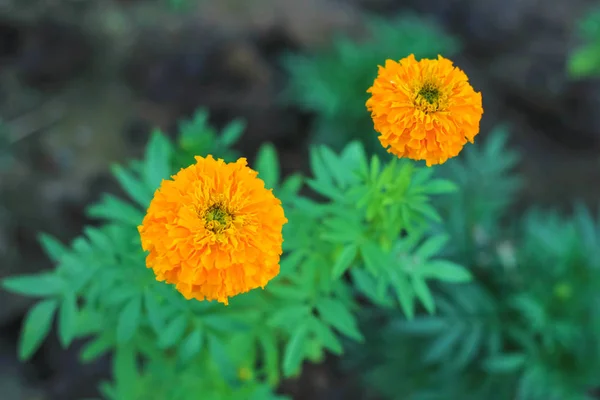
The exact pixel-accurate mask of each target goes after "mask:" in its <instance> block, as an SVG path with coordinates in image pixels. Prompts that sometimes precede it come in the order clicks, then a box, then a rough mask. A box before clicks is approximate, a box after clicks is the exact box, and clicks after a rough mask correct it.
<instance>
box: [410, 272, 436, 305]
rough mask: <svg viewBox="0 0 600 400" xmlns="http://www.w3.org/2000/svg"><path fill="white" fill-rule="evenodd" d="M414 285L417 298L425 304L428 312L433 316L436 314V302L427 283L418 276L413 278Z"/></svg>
mask: <svg viewBox="0 0 600 400" xmlns="http://www.w3.org/2000/svg"><path fill="white" fill-rule="evenodd" d="M412 284H413V289H414V290H415V295H416V296H417V298H418V299H419V300H420V301H421V303H423V305H424V306H425V309H426V310H427V312H429V313H430V314H433V313H434V312H435V301H434V300H433V295H432V294H431V291H430V290H429V287H428V286H427V284H426V283H425V281H424V280H423V279H421V278H419V277H418V276H413V277H412Z"/></svg>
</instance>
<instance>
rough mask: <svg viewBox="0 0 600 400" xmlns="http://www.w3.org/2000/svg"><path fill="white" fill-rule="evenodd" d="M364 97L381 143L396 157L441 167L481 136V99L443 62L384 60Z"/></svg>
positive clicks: (460, 73) (464, 77) (462, 75)
mask: <svg viewBox="0 0 600 400" xmlns="http://www.w3.org/2000/svg"><path fill="white" fill-rule="evenodd" d="M367 92H369V93H371V97H370V98H369V100H368V101H367V104H366V106H367V109H368V110H369V111H370V112H371V117H372V118H373V123H374V126H375V130H376V131H377V132H379V141H380V142H381V144H382V145H383V147H384V148H386V149H387V150H388V152H390V153H393V154H395V155H397V156H398V157H408V158H411V159H413V160H425V161H426V162H427V166H431V165H433V164H443V163H444V162H446V160H448V158H451V157H455V156H456V155H458V153H460V151H461V150H462V148H463V146H464V145H465V144H466V143H467V140H468V141H469V142H471V143H473V140H474V138H475V136H476V135H477V134H478V133H479V121H480V120H481V115H482V114H483V107H482V104H481V93H478V92H475V91H474V90H473V88H472V87H471V85H470V84H469V79H468V78H467V75H466V74H465V73H464V72H463V71H461V70H460V69H459V68H456V67H454V66H453V65H452V61H450V60H448V59H445V58H443V57H442V56H438V59H437V60H429V59H423V60H420V61H417V60H415V56H414V55H412V54H411V55H410V56H408V57H406V58H404V59H402V60H400V61H399V62H396V61H393V60H387V61H386V62H385V67H382V66H380V67H379V72H378V75H377V78H376V79H375V82H374V83H373V86H372V87H370V88H369V90H367ZM388 147H389V148H388Z"/></svg>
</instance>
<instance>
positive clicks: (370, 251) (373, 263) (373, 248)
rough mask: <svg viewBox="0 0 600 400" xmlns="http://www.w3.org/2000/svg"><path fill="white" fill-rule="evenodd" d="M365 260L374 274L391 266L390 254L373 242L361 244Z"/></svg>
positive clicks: (368, 268)
mask: <svg viewBox="0 0 600 400" xmlns="http://www.w3.org/2000/svg"><path fill="white" fill-rule="evenodd" d="M360 252H361V254H362V258H363V261H364V262H365V266H366V267H367V270H368V271H369V272H370V273H371V274H373V275H374V276H377V275H379V273H380V272H381V271H383V270H384V269H385V268H387V267H389V255H388V254H386V253H384V252H383V250H382V249H381V247H379V246H377V244H375V243H373V242H370V241H369V242H364V243H363V244H362V245H361V246H360Z"/></svg>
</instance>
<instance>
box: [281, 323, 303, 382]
mask: <svg viewBox="0 0 600 400" xmlns="http://www.w3.org/2000/svg"><path fill="white" fill-rule="evenodd" d="M307 330H308V327H307V325H306V324H302V323H301V324H300V326H298V327H297V328H296V329H295V331H294V333H293V334H292V337H291V338H290V341H289V342H288V344H287V346H286V347H285V353H284V356H283V375H284V376H285V377H290V376H292V375H294V374H295V373H296V371H298V369H299V368H300V364H301V363H302V359H303V358H304V354H305V347H306V339H307V333H308V332H307Z"/></svg>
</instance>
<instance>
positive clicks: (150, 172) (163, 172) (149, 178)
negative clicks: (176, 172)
mask: <svg viewBox="0 0 600 400" xmlns="http://www.w3.org/2000/svg"><path fill="white" fill-rule="evenodd" d="M171 154H172V148H171V142H170V141H169V140H168V139H167V138H166V137H165V135H163V134H162V133H161V132H160V131H158V130H155V131H153V132H152V136H151V137H150V141H149V142H148V146H147V147H146V159H145V160H144V165H143V174H144V182H145V184H146V186H147V188H148V190H149V191H150V192H154V191H155V190H156V189H158V187H159V186H160V183H161V182H162V180H163V179H168V178H169V174H170V173H171V163H170V160H171Z"/></svg>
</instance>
